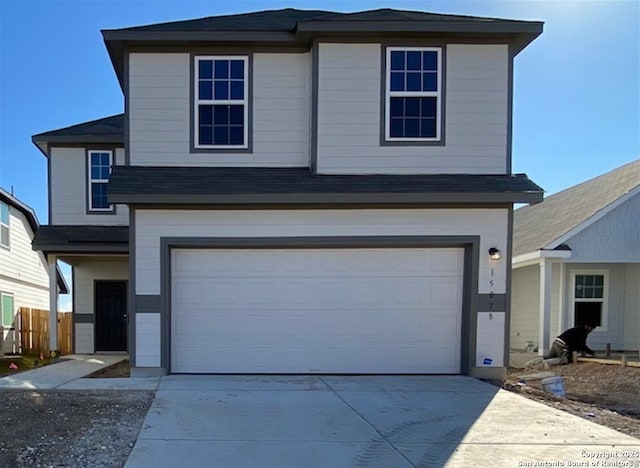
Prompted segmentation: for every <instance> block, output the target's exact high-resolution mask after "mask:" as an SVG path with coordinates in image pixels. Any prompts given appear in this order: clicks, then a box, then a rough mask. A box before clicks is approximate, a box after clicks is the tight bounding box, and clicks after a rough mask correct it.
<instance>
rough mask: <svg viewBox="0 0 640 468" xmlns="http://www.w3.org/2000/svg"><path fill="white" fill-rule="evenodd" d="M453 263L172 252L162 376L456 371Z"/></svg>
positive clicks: (458, 297)
mask: <svg viewBox="0 0 640 468" xmlns="http://www.w3.org/2000/svg"><path fill="white" fill-rule="evenodd" d="M463 257H464V255H463V250H462V249H275V250H273V249H267V250H264V249H263V250H259V249H246V250H245V249H242V250H233V249H222V250H218V249H215V250H207V249H196V250H193V249H187V250H180V249H177V250H174V251H173V255H172V294H171V297H172V308H171V320H172V324H171V330H172V339H171V349H172V365H171V371H172V372H196V373H201V372H205V373H210V372H213V373H216V372H251V373H459V372H460V328H461V324H460V320H461V309H462V273H463ZM206 355H212V356H215V359H202V356H206Z"/></svg>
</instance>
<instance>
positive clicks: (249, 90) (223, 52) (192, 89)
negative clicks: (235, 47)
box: [189, 47, 254, 154]
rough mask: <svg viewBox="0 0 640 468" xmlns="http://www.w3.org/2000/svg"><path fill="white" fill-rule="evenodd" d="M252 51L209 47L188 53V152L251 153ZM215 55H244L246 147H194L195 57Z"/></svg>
mask: <svg viewBox="0 0 640 468" xmlns="http://www.w3.org/2000/svg"><path fill="white" fill-rule="evenodd" d="M253 54H254V52H253V51H245V52H244V53H240V52H233V53H230V52H228V51H226V50H225V49H224V48H217V47H216V48H210V49H209V50H208V52H205V51H204V50H203V51H202V52H199V53H193V52H192V53H190V54H189V61H190V64H189V81H190V84H189V99H190V102H189V111H190V113H191V115H190V116H189V131H190V135H189V152H190V153H194V154H197V153H211V154H220V153H223V154H228V153H232V154H253V66H254V61H253ZM203 55H204V56H206V55H210V56H216V55H237V56H238V57H242V58H244V57H246V58H247V74H248V76H247V80H248V83H247V104H246V105H247V122H246V125H247V147H246V148H228V149H227V148H196V141H195V137H196V128H195V115H196V114H195V113H196V112H197V109H196V90H195V86H196V84H195V76H196V70H195V62H196V60H195V59H196V57H199V56H203Z"/></svg>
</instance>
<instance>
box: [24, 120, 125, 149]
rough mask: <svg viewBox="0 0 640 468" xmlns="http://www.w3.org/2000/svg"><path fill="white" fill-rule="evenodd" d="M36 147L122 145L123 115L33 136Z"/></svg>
mask: <svg viewBox="0 0 640 468" xmlns="http://www.w3.org/2000/svg"><path fill="white" fill-rule="evenodd" d="M31 140H32V141H33V142H34V143H35V144H36V145H38V146H40V145H43V144H44V145H46V144H47V143H120V144H124V114H117V115H112V116H110V117H104V118H102V119H97V120H91V121H90V122H83V123H80V124H77V125H72V126H70V127H65V128H60V129H57V130H51V131H49V132H43V133H38V134H37V135H33V136H32V137H31Z"/></svg>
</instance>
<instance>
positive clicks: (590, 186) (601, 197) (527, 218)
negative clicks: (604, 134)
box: [513, 160, 640, 255]
mask: <svg viewBox="0 0 640 468" xmlns="http://www.w3.org/2000/svg"><path fill="white" fill-rule="evenodd" d="M638 186H640V160H636V161H633V162H630V163H629V164H625V165H624V166H622V167H619V168H617V169H614V170H613V171H611V172H607V173H606V174H603V175H601V176H599V177H596V178H594V179H591V180H588V181H586V182H583V183H581V184H578V185H575V186H573V187H570V188H568V189H566V190H563V191H562V192H558V193H556V194H555V195H551V196H550V197H547V198H545V200H544V201H543V202H542V203H538V204H537V205H533V206H525V207H522V208H519V209H517V210H516V211H515V212H514V218H513V254H514V255H522V254H525V253H529V252H534V251H537V250H539V249H545V248H549V246H551V245H552V243H553V242H554V241H555V240H556V239H559V238H560V237H562V236H563V235H565V234H566V233H568V232H569V231H571V230H572V229H574V228H575V227H577V226H579V225H580V224H582V223H583V222H585V221H587V220H588V219H589V218H591V217H592V216H594V215H595V214H597V213H598V212H600V211H601V210H603V209H605V208H606V207H607V206H608V205H610V204H611V203H613V202H614V201H616V200H618V199H619V198H620V197H622V196H624V195H625V194H627V193H628V192H629V191H631V190H633V189H635V188H636V187H638Z"/></svg>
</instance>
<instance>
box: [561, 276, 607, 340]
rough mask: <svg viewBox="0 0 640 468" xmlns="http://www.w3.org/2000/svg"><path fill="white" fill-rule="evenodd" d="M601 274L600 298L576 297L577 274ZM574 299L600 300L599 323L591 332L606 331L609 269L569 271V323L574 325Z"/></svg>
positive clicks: (584, 300) (583, 300) (585, 300)
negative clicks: (600, 312) (600, 313)
mask: <svg viewBox="0 0 640 468" xmlns="http://www.w3.org/2000/svg"><path fill="white" fill-rule="evenodd" d="M594 275H595V276H602V299H600V298H581V297H578V298H576V277H577V276H594ZM576 301H580V302H602V315H601V320H600V322H601V324H600V326H598V327H597V328H595V329H594V330H593V332H594V333H595V332H606V331H608V330H609V271H608V270H573V271H571V317H570V324H571V326H572V327H575V319H576Z"/></svg>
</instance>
